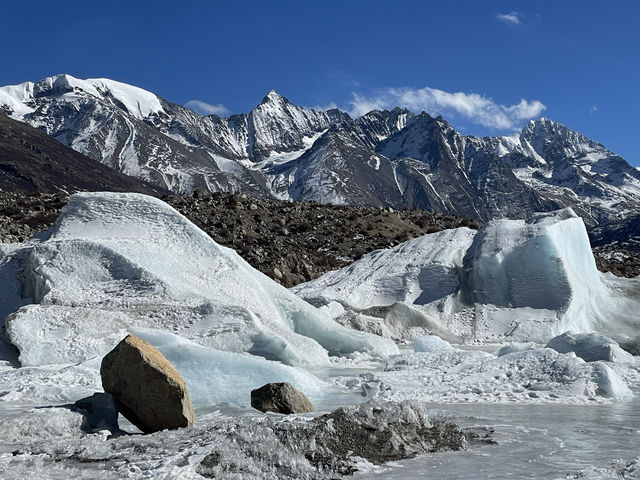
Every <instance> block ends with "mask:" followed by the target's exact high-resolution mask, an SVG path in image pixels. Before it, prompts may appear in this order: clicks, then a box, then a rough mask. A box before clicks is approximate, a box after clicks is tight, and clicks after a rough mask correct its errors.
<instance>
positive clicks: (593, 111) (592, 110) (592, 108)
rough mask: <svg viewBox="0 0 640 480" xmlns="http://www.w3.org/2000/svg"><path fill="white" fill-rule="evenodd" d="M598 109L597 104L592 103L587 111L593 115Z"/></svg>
mask: <svg viewBox="0 0 640 480" xmlns="http://www.w3.org/2000/svg"><path fill="white" fill-rule="evenodd" d="M598 110H600V109H599V108H598V106H597V105H593V106H592V107H591V108H590V109H589V113H590V114H591V115H592V116H593V115H595V114H596V112H597V111H598Z"/></svg>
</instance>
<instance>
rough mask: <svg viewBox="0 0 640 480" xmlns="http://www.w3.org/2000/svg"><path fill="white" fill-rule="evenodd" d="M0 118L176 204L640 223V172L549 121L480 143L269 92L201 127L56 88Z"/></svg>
mask: <svg viewBox="0 0 640 480" xmlns="http://www.w3.org/2000/svg"><path fill="white" fill-rule="evenodd" d="M0 109H2V111H4V112H5V113H7V114H8V115H11V116H12V117H13V118H15V119H18V120H21V121H23V122H26V123H29V124H31V125H33V126H36V127H38V128H41V129H43V130H44V131H45V132H47V133H48V134H50V135H52V136H54V137H55V138H56V139H58V140H60V141H61V142H62V143H64V144H66V145H68V146H70V147H72V148H74V149H75V150H77V151H79V152H81V153H84V154H86V155H88V156H90V157H91V158H94V159H96V160H98V161H100V162H102V163H104V164H106V165H108V166H111V167H112V168H115V169H117V170H120V171H121V172H124V173H127V174H130V175H135V176H138V177H140V178H143V179H146V180H148V181H150V182H153V183H155V184H157V185H159V186H162V187H166V188H169V189H170V190H172V191H174V192H176V193H181V194H185V193H187V194H188V193H191V192H192V191H194V190H195V189H198V188H203V189H207V190H209V191H226V192H235V193H238V192H240V193H245V194H248V195H251V196H254V197H262V198H279V199H285V200H312V201H316V202H320V203H332V204H347V205H362V206H390V207H393V208H394V209H402V208H414V207H417V208H421V209H427V210H431V211H434V212H440V213H445V214H455V215H459V216H464V217H467V218H472V219H475V220H478V221H487V220H490V219H494V218H502V217H509V218H523V217H526V216H528V215H529V214H531V213H532V212H536V211H550V210H555V209H558V208H562V207H565V206H570V207H572V208H573V209H574V210H575V211H576V212H577V213H578V214H579V215H580V216H581V217H582V218H583V219H584V221H585V223H586V224H587V225H588V226H590V227H591V226H594V225H597V224H600V223H606V222H612V221H615V220H618V219H621V218H626V217H628V216H630V215H632V214H638V213H640V203H639V202H638V200H640V172H638V171H637V170H636V169H635V168H633V167H631V166H630V165H629V164H628V163H627V162H626V161H625V160H624V159H623V158H621V157H620V156H618V155H615V154H614V153H612V152H610V151H608V150H607V149H606V148H605V147H604V146H602V145H600V144H598V143H596V142H594V141H592V140H590V139H588V138H586V137H584V136H583V135H581V134H579V133H577V132H575V131H572V130H570V129H569V128H567V127H565V126H563V125H560V124H558V123H555V122H553V121H551V120H548V119H545V118H542V119H540V120H538V121H532V122H530V123H529V124H528V125H526V126H525V127H524V128H523V130H522V131H521V132H519V133H516V134H514V135H512V136H508V137H496V138H491V137H486V138H476V137H472V136H464V135H461V134H460V133H458V132H456V131H455V130H454V129H453V128H452V127H451V126H450V125H449V124H448V123H447V122H446V121H445V120H443V119H442V118H440V117H438V118H433V117H431V116H430V115H428V114H427V113H424V112H423V113H422V114H420V115H414V114H413V113H411V112H409V111H407V110H401V109H398V108H396V109H394V110H391V111H373V112H370V113H368V114H366V115H364V116H362V117H360V118H355V119H353V118H350V117H349V115H348V114H346V113H344V112H341V111H339V110H336V109H334V110H328V111H326V112H318V111H314V110H311V109H308V108H303V107H298V106H295V105H293V104H291V103H290V102H289V101H288V100H286V99H285V98H284V97H282V96H281V95H279V94H278V93H276V92H274V91H271V92H269V93H268V94H267V95H266V96H265V98H264V99H263V100H262V102H261V103H260V105H258V106H257V107H256V108H255V109H253V110H252V111H251V112H250V113H248V114H239V115H232V116H230V117H228V118H221V117H218V116H216V115H210V116H201V115H198V114H197V113H195V112H193V111H192V110H189V109H188V108H185V107H182V106H179V105H175V104H172V103H170V102H167V101H166V100H164V99H162V98H160V97H158V96H157V95H155V94H153V93H150V92H147V91H145V90H143V89H140V88H137V87H132V86H130V85H126V84H124V83H120V82H115V81H113V80H108V79H89V80H79V79H76V78H74V77H71V76H69V75H58V76H55V77H49V78H46V79H44V80H41V81H39V82H37V83H32V82H26V83H23V84H20V85H15V86H8V87H1V88H0Z"/></svg>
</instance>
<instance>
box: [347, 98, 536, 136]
mask: <svg viewBox="0 0 640 480" xmlns="http://www.w3.org/2000/svg"><path fill="white" fill-rule="evenodd" d="M352 95H353V99H352V100H351V101H350V102H349V103H350V104H351V107H352V108H351V111H350V113H351V114H352V115H354V116H360V115H364V114H365V113H367V112H370V111H371V110H382V109H390V108H393V107H403V108H408V109H409V110H412V111H414V112H417V113H419V112H421V111H423V110H425V111H427V112H428V113H430V114H432V115H444V116H447V115H456V114H457V115H460V116H462V117H464V118H467V119H469V120H471V121H472V122H474V123H478V124H480V125H482V126H484V127H489V128H494V129H497V130H511V129H515V128H518V127H519V126H520V123H521V122H522V120H529V119H531V118H535V117H537V116H539V115H540V114H541V113H542V111H543V110H545V109H546V108H547V107H546V106H545V105H544V104H543V103H542V102H540V101H538V100H532V101H529V100H525V99H522V100H520V102H519V103H516V104H515V105H501V104H499V103H496V102H495V101H494V100H493V99H491V98H488V97H485V96H484V95H480V94H477V93H464V92H453V93H452V92H445V91H444V90H439V89H437V88H431V87H424V88H420V89H415V88H386V89H383V90H381V91H379V92H378V93H377V94H376V95H374V96H371V97H366V96H364V95H362V94H360V93H353V94H352Z"/></svg>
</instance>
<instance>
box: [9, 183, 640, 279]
mask: <svg viewBox="0 0 640 480" xmlns="http://www.w3.org/2000/svg"><path fill="white" fill-rule="evenodd" d="M163 200H164V201H165V202H167V203H169V204H170V205H171V206H172V207H174V208H175V209H176V210H178V211H179V212H180V213H182V214H183V215H185V216H186V217H187V218H189V220H191V221H192V222H193V223H195V224H196V225H197V226H198V227H199V228H201V229H202V230H204V231H205V232H206V233H207V234H209V235H210V236H211V238H213V239H214V240H215V241H216V242H218V243H219V244H221V245H224V246H227V247H230V248H233V249H234V250H236V251H237V252H238V253H239V254H240V255H241V256H242V257H243V258H244V259H245V260H247V261H248V262H249V263H250V264H251V266H253V267H254V268H257V269H258V270H260V271H261V272H262V273H264V274H266V275H267V276H269V277H271V278H272V279H274V280H276V281H277V282H279V283H280V284H282V285H284V286H286V287H291V286H294V285H297V284H299V283H302V282H306V281H309V280H313V279H315V278H317V277H319V276H320V275H322V274H324V273H326V272H327V271H330V270H335V269H337V268H341V267H343V266H345V265H348V264H350V263H351V262H353V261H354V260H357V259H358V258H360V257H361V256H362V255H364V254H365V253H368V252H371V251H373V250H377V249H380V248H387V247H392V246H395V245H398V244H399V243H402V242H404V241H406V240H409V239H411V238H415V237H419V236H421V235H424V234H427V233H434V232H438V231H441V230H445V229H448V228H457V227H462V226H466V227H469V228H473V229H477V228H479V227H480V226H481V225H480V224H479V223H478V222H474V221H472V220H468V219H463V218H459V217H454V216H449V215H441V214H438V213H430V212H427V211H424V210H399V211H395V210H390V209H378V208H365V207H345V206H335V205H322V204H317V203H311V202H286V201H278V200H265V199H254V198H249V197H246V196H244V195H231V194H225V193H214V194H205V193H202V192H200V191H198V192H196V193H195V194H194V195H193V196H190V197H180V196H177V195H172V196H167V197H164V198H163ZM66 202H67V197H66V196H65V195H62V194H58V195H50V194H39V195H38V194H34V195H24V194H15V193H0V242H23V241H25V240H27V239H28V238H30V237H31V236H32V235H35V234H36V233H38V232H40V231H42V230H44V229H46V228H48V227H49V226H51V224H53V222H54V221H55V219H56V218H57V217H58V215H59V214H60V210H61V209H62V207H63V206H64V205H65V204H66ZM592 241H593V240H592ZM603 243H604V242H603ZM617 245H618V244H613V243H607V244H606V245H598V244H594V248H593V252H594V256H595V258H596V263H597V265H598V268H599V270H600V271H603V272H612V273H614V274H615V275H617V276H624V277H628V278H631V277H635V276H636V275H639V274H640V244H638V245H636V244H635V243H634V244H629V243H624V244H620V245H619V246H617ZM630 245H631V246H630ZM634 247H637V248H634Z"/></svg>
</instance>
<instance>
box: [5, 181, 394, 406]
mask: <svg viewBox="0 0 640 480" xmlns="http://www.w3.org/2000/svg"><path fill="white" fill-rule="evenodd" d="M0 254H1V255H0V280H1V281H2V289H1V290H2V291H1V297H0V299H2V300H4V303H3V305H2V308H3V309H4V313H5V314H6V313H9V315H8V316H7V320H6V322H5V327H6V333H7V338H8V340H9V341H10V342H11V343H12V344H13V345H15V346H16V347H17V348H18V350H19V362H20V365H22V367H23V368H20V369H17V370H16V371H7V372H0V373H1V374H2V375H0V377H2V378H0V385H2V384H4V383H7V382H4V381H3V379H4V377H6V379H8V380H7V381H8V382H9V383H11V381H10V378H14V379H16V378H22V381H21V384H24V385H25V389H24V390H22V391H18V390H19V389H18V388H17V387H16V388H9V390H8V391H9V395H10V396H12V398H13V397H15V399H16V400H18V399H20V398H22V396H23V395H27V396H28V394H29V392H31V394H33V395H34V397H38V398H50V399H51V400H63V401H64V400H66V398H65V397H66V394H65V392H63V391H59V389H57V386H56V385H54V384H51V383H49V382H47V380H46V378H47V374H48V373H47V372H49V373H51V372H54V371H55V374H56V375H62V373H61V372H68V374H64V375H62V376H63V377H64V378H67V377H68V376H69V375H70V376H74V375H75V374H77V375H78V376H77V381H74V382H72V384H73V385H76V384H77V385H76V386H75V387H74V390H73V391H74V394H77V395H86V394H90V393H92V391H91V390H92V389H93V388H96V378H99V377H96V376H95V375H94V373H95V372H94V370H93V368H92V366H93V363H92V362H94V360H93V359H95V358H99V357H102V356H103V355H105V354H106V353H107V352H109V351H110V350H111V349H112V348H113V347H114V346H115V345H116V344H117V343H118V342H119V341H120V340H122V338H124V337H125V336H126V335H127V334H128V333H131V332H134V333H135V332H141V334H142V338H145V339H147V340H148V341H150V343H152V344H154V345H155V346H156V347H157V348H159V349H160V351H162V352H163V354H165V356H167V358H170V359H171V360H172V361H174V362H175V366H176V367H177V369H178V371H180V373H181V374H182V375H183V376H184V378H185V380H186V381H187V384H188V386H189V388H190V390H193V391H194V396H195V397H197V398H198V399H199V400H200V402H199V403H200V404H202V403H205V402H207V403H208V404H211V402H213V403H216V402H221V401H228V402H232V403H235V404H237V403H242V404H246V403H247V402H245V401H244V400H242V398H241V396H242V395H243V394H244V393H247V399H248V398H249V397H248V392H249V391H250V389H251V388H256V387H258V386H260V383H259V382H262V383H266V382H268V381H274V379H277V380H280V381H289V382H290V383H293V384H294V385H300V387H301V388H305V387H308V388H307V391H311V392H310V393H311V394H312V395H313V392H318V391H319V390H320V384H321V382H319V381H318V380H317V379H316V378H315V377H313V376H312V375H310V374H307V372H304V371H303V370H300V369H297V370H296V369H292V368H290V367H288V366H287V365H290V366H322V365H329V364H330V363H329V355H342V354H351V353H353V352H355V351H366V352H368V353H369V354H372V355H374V356H378V357H384V356H387V355H388V354H393V353H397V351H398V350H397V347H396V346H395V344H393V342H391V341H389V340H387V339H383V338H380V337H377V336H374V335H371V334H367V333H363V332H358V331H354V330H350V329H347V328H344V327H342V326H340V325H338V324H336V323H335V322H334V321H333V320H332V318H331V317H330V316H329V315H327V314H326V313H324V312H322V311H320V310H319V309H317V308H315V307H313V306H311V305H309V304H308V303H306V302H305V301H303V300H301V299H300V298H299V297H297V296H296V295H294V294H293V293H291V292H289V291H288V290H287V289H286V288H284V287H282V286H280V285H278V284H277V283H275V282H273V281H272V280H271V279H269V278H268V277H266V276H265V275H263V274H262V273H260V272H258V271H257V270H255V269H253V268H252V267H251V266H249V264H247V263H246V262H245V261H244V260H243V259H242V258H240V257H239V256H238V255H237V254H236V253H235V252H234V251H233V250H231V249H229V248H225V247H222V246H220V245H218V244H216V243H215V242H214V241H213V240H211V239H210V238H209V237H208V236H207V235H206V234H205V233H204V232H202V231H201V230H199V229H198V228H197V227H195V226H194V225H193V224H192V223H191V222H189V221H188V220H187V219H186V218H185V217H183V216H182V215H180V214H179V213H178V212H176V211H175V210H173V209H172V208H171V207H170V206H168V205H167V204H165V203H164V202H162V201H160V200H158V199H155V198H152V197H148V196H145V195H140V194H119V193H80V194H76V195H73V196H72V197H70V199H69V202H68V204H67V206H66V207H65V208H64V209H63V212H62V214H61V216H60V217H59V218H58V220H57V221H56V223H55V225H54V226H53V227H52V228H51V229H50V230H49V231H47V232H43V233H41V234H39V235H37V236H36V237H34V238H33V239H31V240H30V241H29V242H28V243H26V244H22V245H21V246H19V247H13V246H11V247H10V246H6V245H0ZM10 312H13V313H10ZM5 350H6V351H5ZM5 350H3V351H2V352H0V354H2V355H3V356H6V357H7V360H10V358H9V357H10V352H9V350H8V349H5ZM3 352H4V353H3ZM187 353H188V354H187ZM3 359H4V358H3ZM271 360H274V361H271ZM280 362H281V363H280ZM282 364H285V365H282ZM56 365H66V367H64V369H66V370H64V369H62V370H61V369H60V368H58V367H55V366H56ZM25 367H28V368H27V370H25ZM18 371H21V372H20V374H18V373H17V372H18ZM209 374H210V375H216V376H217V377H216V378H215V379H214V378H208V377H207V375H209ZM61 378H62V377H61ZM190 378H191V379H192V381H191V382H190V381H189V379H190ZM80 379H82V380H80ZM25 382H26V383H25ZM196 383H197V384H198V387H197V388H196V386H195V384H196ZM27 384H29V385H28V387H26V385H27ZM239 386H241V387H239ZM97 387H98V389H99V383H98V385H97ZM245 390H246V392H245ZM212 392H213V393H212ZM247 401H248V400H247Z"/></svg>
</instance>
